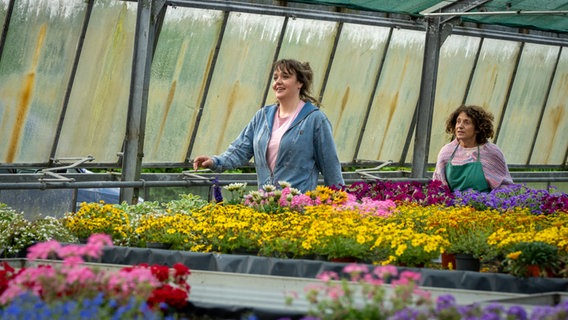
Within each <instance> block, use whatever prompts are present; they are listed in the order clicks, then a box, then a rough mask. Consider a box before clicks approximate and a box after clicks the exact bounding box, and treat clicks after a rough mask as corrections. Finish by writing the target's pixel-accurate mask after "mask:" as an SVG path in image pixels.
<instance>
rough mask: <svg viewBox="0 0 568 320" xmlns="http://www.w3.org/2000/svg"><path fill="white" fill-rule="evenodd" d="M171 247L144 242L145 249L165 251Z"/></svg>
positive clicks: (166, 244)
mask: <svg viewBox="0 0 568 320" xmlns="http://www.w3.org/2000/svg"><path fill="white" fill-rule="evenodd" d="M171 246H172V245H171V244H169V243H163V242H146V248H150V249H164V250H167V249H169V248H170V247H171Z"/></svg>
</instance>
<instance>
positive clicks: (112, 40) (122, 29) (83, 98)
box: [57, 0, 137, 163]
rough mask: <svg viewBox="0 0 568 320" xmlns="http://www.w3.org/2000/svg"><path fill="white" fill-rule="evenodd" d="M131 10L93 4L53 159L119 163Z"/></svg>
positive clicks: (117, 0)
mask: <svg viewBox="0 0 568 320" xmlns="http://www.w3.org/2000/svg"><path fill="white" fill-rule="evenodd" d="M136 6H137V4H136V3H132V2H128V1H121V0H114V1H111V0H105V1H96V2H95V5H94V7H93V12H92V15H91V19H90V22H89V28H88V29H87V34H86V35H85V44H84V47H83V51H82V53H81V58H80V60H79V65H78V68H77V75H76V78H75V82H74V84H73V90H72V92H71V95H70V98H69V106H68V109H67V114H66V115H65V121H64V123H63V130H62V133H61V140H60V143H59V145H58V148H57V157H78V156H86V155H92V156H94V157H95V162H98V163H113V162H117V161H118V158H117V153H118V152H120V151H121V147H122V142H123V140H124V134H125V131H126V129H125V128H126V116H127V112H128V99H129V92H130V75H131V70H132V55H133V48H134V34H135V32H136ZM66 28H67V27H66Z"/></svg>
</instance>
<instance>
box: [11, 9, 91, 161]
mask: <svg viewBox="0 0 568 320" xmlns="http://www.w3.org/2000/svg"><path fill="white" fill-rule="evenodd" d="M1 6H2V8H3V9H2V17H4V16H5V14H6V12H5V9H6V7H5V6H6V1H3V2H2V5H1ZM85 9H86V3H85V1H83V0H73V1H70V0H20V1H16V5H15V6H14V11H13V12H12V19H11V21H10V25H9V29H8V33H7V36H6V43H5V45H4V52H3V53H2V60H1V61H0V97H2V99H0V119H1V122H0V136H1V137H2V143H0V159H1V160H0V161H1V162H5V163H22V162H23V163H26V162H28V163H29V162H40V161H45V162H47V161H48V160H49V159H48V158H49V152H50V150H51V145H52V143H53V140H54V137H55V133H56V129H57V123H58V120H59V117H60V114H61V110H62V106H63V100H64V97H65V92H66V90H67V85H68V82H69V76H70V73H71V68H72V66H73V61H74V57H75V50H76V47H77V42H78V39H79V36H80V32H81V26H82V23H83V20H84V16H85Z"/></svg>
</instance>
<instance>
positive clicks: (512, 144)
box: [497, 43, 559, 165]
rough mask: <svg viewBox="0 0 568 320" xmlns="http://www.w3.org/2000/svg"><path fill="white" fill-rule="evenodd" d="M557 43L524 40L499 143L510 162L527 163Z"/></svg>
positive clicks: (499, 135)
mask: <svg viewBox="0 0 568 320" xmlns="http://www.w3.org/2000/svg"><path fill="white" fill-rule="evenodd" d="M558 50H559V48H558V47H553V46H544V45H537V44H530V43H527V44H525V47H524V49H523V53H522V55H521V60H520V62H519V67H518V69H517V72H516V74H515V82H514V83H513V86H512V88H511V97H510V98H509V102H508V104H507V108H506V110H505V115H504V117H503V123H502V125H501V128H500V130H499V133H498V137H497V144H498V145H499V147H501V150H502V151H503V154H504V155H505V159H507V162H508V163H509V164H519V165H524V164H526V163H527V162H528V160H529V156H530V154H529V153H530V146H531V145H532V142H533V140H534V137H535V135H536V133H537V132H536V130H537V127H538V121H539V118H540V114H541V112H542V108H543V105H544V102H545V99H546V93H547V88H548V86H549V84H550V81H551V77H552V72H553V68H554V64H555V62H556V58H557V56H558Z"/></svg>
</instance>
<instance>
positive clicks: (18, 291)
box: [0, 234, 190, 319]
mask: <svg viewBox="0 0 568 320" xmlns="http://www.w3.org/2000/svg"><path fill="white" fill-rule="evenodd" d="M104 246H112V240H111V238H110V236H108V235H105V234H94V235H92V236H91V237H90V238H89V240H88V242H87V244H85V245H73V244H69V245H62V244H60V243H59V242H57V241H47V242H42V243H38V244H35V245H33V246H32V247H30V248H29V250H28V255H27V258H28V261H29V262H33V261H35V260H37V259H48V258H54V259H62V262H61V263H60V264H47V263H41V262H40V263H39V264H38V265H37V266H35V267H24V268H21V269H18V270H16V269H15V268H13V267H12V266H10V265H9V264H8V263H7V262H4V263H3V264H2V266H1V268H0V318H2V319H17V318H19V319H27V318H34V319H37V318H38V317H39V318H41V317H42V316H46V317H49V318H58V319H73V318H81V319H83V318H89V319H93V318H95V317H99V318H100V317H102V318H112V319H119V318H125V319H128V318H131V319H138V318H140V319H154V318H155V319H158V318H162V317H163V316H164V315H166V314H169V313H172V312H180V311H183V310H184V309H185V308H186V306H187V304H188V299H189V291H190V286H189V284H188V283H187V278H188V276H189V275H190V271H189V269H188V268H187V267H186V266H185V265H183V264H179V263H178V264H175V265H174V266H173V268H169V267H167V266H160V265H153V266H149V265H145V264H142V265H137V266H128V267H124V268H121V269H120V270H118V271H114V272H113V271H107V270H104V269H102V268H98V267H92V266H87V265H85V263H84V262H85V261H84V259H88V258H94V259H97V258H99V257H100V255H101V254H102V249H103V247H104Z"/></svg>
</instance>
